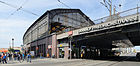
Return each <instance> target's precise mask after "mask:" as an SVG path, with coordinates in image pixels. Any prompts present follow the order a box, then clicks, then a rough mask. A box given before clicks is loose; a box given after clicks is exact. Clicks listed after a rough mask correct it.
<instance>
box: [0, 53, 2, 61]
mask: <svg viewBox="0 0 140 66" xmlns="http://www.w3.org/2000/svg"><path fill="white" fill-rule="evenodd" d="M1 57H2V55H1V54H0V63H1V61H2V59H1Z"/></svg>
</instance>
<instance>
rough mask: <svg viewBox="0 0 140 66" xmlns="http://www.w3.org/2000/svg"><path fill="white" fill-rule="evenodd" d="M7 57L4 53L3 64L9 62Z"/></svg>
mask: <svg viewBox="0 0 140 66" xmlns="http://www.w3.org/2000/svg"><path fill="white" fill-rule="evenodd" d="M6 58H7V57H6V55H5V54H3V56H2V61H3V64H4V63H6V64H7V59H6Z"/></svg>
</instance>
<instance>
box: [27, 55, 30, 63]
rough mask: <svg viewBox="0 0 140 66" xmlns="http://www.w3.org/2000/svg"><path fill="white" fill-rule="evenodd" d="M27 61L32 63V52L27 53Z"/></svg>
mask: <svg viewBox="0 0 140 66" xmlns="http://www.w3.org/2000/svg"><path fill="white" fill-rule="evenodd" d="M27 62H30V63H31V54H30V53H29V54H28V55H27Z"/></svg>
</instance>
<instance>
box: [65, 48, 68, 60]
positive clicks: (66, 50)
mask: <svg viewBox="0 0 140 66" xmlns="http://www.w3.org/2000/svg"><path fill="white" fill-rule="evenodd" d="M68 49H69V47H64V51H65V54H64V58H65V59H68V57H69V50H68Z"/></svg>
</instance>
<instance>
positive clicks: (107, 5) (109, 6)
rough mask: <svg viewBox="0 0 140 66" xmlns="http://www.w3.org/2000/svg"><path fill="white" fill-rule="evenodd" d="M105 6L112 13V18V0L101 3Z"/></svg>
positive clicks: (104, 0)
mask: <svg viewBox="0 0 140 66" xmlns="http://www.w3.org/2000/svg"><path fill="white" fill-rule="evenodd" d="M100 3H101V4H102V5H103V6H105V7H106V8H107V9H108V11H109V13H110V16H111V15H112V0H108V1H106V0H103V2H100Z"/></svg>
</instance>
